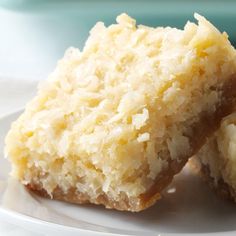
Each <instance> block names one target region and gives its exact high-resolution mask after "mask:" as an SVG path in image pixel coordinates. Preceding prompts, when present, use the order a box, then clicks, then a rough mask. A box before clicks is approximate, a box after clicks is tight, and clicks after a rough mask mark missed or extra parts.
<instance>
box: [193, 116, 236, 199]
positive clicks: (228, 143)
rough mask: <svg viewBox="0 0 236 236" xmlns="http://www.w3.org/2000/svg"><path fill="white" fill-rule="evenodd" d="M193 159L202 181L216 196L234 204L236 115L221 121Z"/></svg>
mask: <svg viewBox="0 0 236 236" xmlns="http://www.w3.org/2000/svg"><path fill="white" fill-rule="evenodd" d="M195 158H196V159H195V161H197V163H195V164H197V165H198V168H199V167H200V168H199V170H200V171H201V174H202V175H203V177H204V179H205V180H206V181H207V182H208V183H209V185H210V186H211V187H212V188H213V189H214V190H215V191H216V192H217V194H219V195H220V196H222V197H224V198H227V199H232V200H234V201H235V202H236V113H233V114H231V115H229V116H228V117H226V118H225V119H224V120H223V121H222V123H221V127H220V129H219V130H218V131H217V132H216V133H215V134H214V136H212V137H211V138H209V140H208V141H207V143H206V144H205V145H204V146H203V147H202V148H201V150H200V151H199V153H198V154H197V155H196V157H195Z"/></svg>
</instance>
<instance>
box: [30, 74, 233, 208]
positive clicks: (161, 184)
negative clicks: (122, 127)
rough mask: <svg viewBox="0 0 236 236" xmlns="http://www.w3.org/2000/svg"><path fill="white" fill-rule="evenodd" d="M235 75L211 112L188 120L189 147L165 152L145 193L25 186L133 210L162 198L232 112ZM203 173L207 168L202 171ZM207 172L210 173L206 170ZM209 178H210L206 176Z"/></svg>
mask: <svg viewBox="0 0 236 236" xmlns="http://www.w3.org/2000/svg"><path fill="white" fill-rule="evenodd" d="M235 78H236V75H234V76H232V78H231V79H230V80H228V83H227V84H225V85H224V86H222V88H221V89H222V90H221V97H222V100H221V103H219V104H218V106H217V107H216V109H215V111H214V112H211V113H208V112H204V113H202V114H201V116H200V119H199V120H198V122H196V123H195V124H192V123H189V124H187V125H189V126H190V127H192V129H191V131H190V132H189V133H186V134H185V135H186V136H187V137H188V138H189V140H190V144H191V150H190V151H189V152H188V153H185V155H184V156H181V157H179V158H178V159H177V160H171V158H170V154H169V153H164V154H163V158H164V159H167V160H169V167H168V168H167V169H166V170H164V171H162V172H161V173H160V174H159V176H158V177H157V179H156V180H155V182H154V184H153V186H152V187H151V188H150V189H149V190H148V191H147V192H145V193H144V194H141V195H139V196H138V197H131V198H129V197H128V196H127V194H126V193H122V194H120V196H119V199H118V200H114V199H112V198H111V197H110V196H109V195H108V194H106V193H103V194H102V195H100V196H99V197H97V198H96V199H91V198H90V197H89V196H88V195H87V194H85V193H81V192H77V191H76V189H75V188H72V189H70V190H69V191H68V192H67V193H64V192H63V191H62V189H60V188H56V189H55V190H54V191H53V193H52V196H49V195H48V194H47V192H46V191H45V190H44V189H43V188H42V187H41V186H39V185H36V184H34V183H30V184H28V185H27V186H26V187H27V188H28V189H30V190H31V191H33V192H35V193H37V194H39V195H41V196H44V197H51V198H53V199H57V200H62V201H67V202H72V203H77V204H83V203H93V204H97V205H100V204H101V205H104V206H105V207H106V208H114V209H117V210H125V211H133V212H138V211H141V210H144V209H146V208H148V207H149V206H151V205H153V204H154V203H155V202H156V201H157V200H158V199H160V198H161V191H162V190H163V189H164V188H165V187H166V186H167V185H168V184H169V183H170V182H171V181H172V179H173V177H174V175H175V174H177V173H178V172H179V171H181V169H182V168H183V167H184V165H185V163H186V162H187V161H188V158H189V157H191V156H193V155H194V154H195V153H196V152H197V151H198V150H199V149H200V148H201V146H202V145H203V144H204V143H205V141H206V138H207V137H209V136H211V134H212V133H213V132H214V131H216V130H217V128H218V127H219V125H220V122H221V120H222V118H224V117H225V116H227V115H229V114H230V113H232V111H233V107H234V105H235V104H236V101H235V99H236V79H235ZM234 88H235V89H234ZM205 173H208V172H207V171H205ZM206 176H210V175H209V174H208V175H207V174H206ZM209 182H211V181H210V180H209ZM220 186H221V187H220V188H217V189H219V190H220V192H224V195H229V196H234V199H236V198H235V195H232V193H231V190H229V186H226V185H225V184H221V185H220ZM229 193H230V194H231V195H230V194H229Z"/></svg>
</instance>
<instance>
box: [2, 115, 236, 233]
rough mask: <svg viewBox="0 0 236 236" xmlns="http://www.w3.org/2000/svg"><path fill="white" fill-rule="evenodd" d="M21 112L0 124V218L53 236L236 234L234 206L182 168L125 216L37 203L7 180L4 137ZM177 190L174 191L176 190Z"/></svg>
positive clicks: (90, 208) (86, 207) (99, 209)
mask: <svg viewBox="0 0 236 236" xmlns="http://www.w3.org/2000/svg"><path fill="white" fill-rule="evenodd" d="M18 115H19V112H17V113H14V114H11V115H8V116H6V117H4V118H1V119H0V149H1V150H2V152H1V158H0V218H1V219H5V220H6V221H8V222H11V223H12V224H15V225H20V226H21V227H24V228H26V229H28V230H31V231H34V232H40V233H45V234H46V233H47V234H49V235H52V234H53V233H56V234H57V236H59V235H86V236H87V235H94V236H95V235H96V236H98V235H161V236H167V235H168V236H170V235H173V236H177V235H183V234H185V235H195V236H196V235H201V236H203V235H222V234H223V233H224V235H236V224H235V222H236V205H235V204H233V203H231V202H227V201H223V200H221V199H219V198H217V197H216V196H215V195H214V194H213V193H212V192H211V191H210V190H209V189H208V187H207V186H206V185H205V184H204V183H202V181H201V180H200V179H199V177H198V176H195V175H194V174H193V173H191V172H190V171H189V170H188V168H185V169H184V171H182V173H181V174H180V175H178V176H177V177H176V178H175V180H174V182H173V183H172V184H171V186H169V187H168V189H167V190H166V191H165V193H164V194H163V195H164V196H163V198H162V200H160V201H159V202H158V203H157V204H156V205H155V206H153V207H151V208H149V209H147V210H145V211H143V212H140V213H129V212H119V211H114V210H106V209H104V208H103V207H101V206H93V205H73V204H67V203H63V202H58V201H52V200H48V199H43V198H40V197H38V196H36V195H34V194H31V193H29V192H27V191H26V190H25V189H24V187H22V185H21V184H19V183H18V182H17V181H16V180H13V179H11V178H9V170H10V165H9V163H8V161H7V160H6V159H4V158H3V149H4V136H5V134H6V132H7V130H8V129H9V127H10V123H11V122H12V121H13V120H15V119H16V118H17V117H18ZM174 190H175V191H174Z"/></svg>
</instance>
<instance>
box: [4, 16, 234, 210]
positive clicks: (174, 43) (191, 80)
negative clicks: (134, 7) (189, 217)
mask: <svg viewBox="0 0 236 236" xmlns="http://www.w3.org/2000/svg"><path fill="white" fill-rule="evenodd" d="M195 18H196V19H197V21H198V24H195V23H190V22H188V23H187V24H186V25H185V27H184V30H179V29H176V28H170V27H166V28H162V27H158V28H151V27H147V26H143V25H138V26H137V25H136V22H135V20H134V19H132V18H130V17H129V16H128V15H126V14H121V15H120V16H118V17H117V24H113V25H111V26H109V27H106V26H105V25H104V24H103V23H101V22H99V23H97V24H96V25H95V27H94V28H93V29H92V30H91V32H90V36H89V38H88V40H87V42H86V44H85V47H84V49H83V50H82V51H79V49H75V48H70V49H68V50H67V52H66V54H65V56H64V58H63V59H62V60H61V61H59V63H58V65H57V67H56V69H55V71H54V72H53V73H52V74H51V75H50V76H49V78H48V80H47V81H46V82H45V84H44V85H43V86H41V87H40V88H39V90H38V94H37V95H36V97H35V98H34V99H33V100H32V101H31V102H30V103H29V104H28V105H27V106H26V109H25V111H24V112H23V114H22V115H21V116H20V117H19V118H18V120H17V121H15V122H14V123H13V124H12V127H11V129H10V131H9V133H8V134H7V137H6V149H5V150H6V155H7V157H8V158H9V160H10V162H11V163H12V175H13V176H14V177H15V178H17V179H19V180H20V181H21V182H22V183H23V184H24V185H25V186H26V187H27V188H28V189H30V190H32V191H34V192H36V193H38V194H41V195H43V196H47V197H50V198H53V199H60V200H64V201H69V202H73V203H87V202H89V203H94V204H103V205H104V206H105V207H107V208H115V209H118V210H127V211H141V210H143V209H145V208H147V207H149V206H151V205H153V204H154V203H155V202H156V201H157V200H158V199H159V198H160V193H161V191H162V189H163V188H165V187H166V186H167V185H168V183H170V181H171V180H172V178H173V176H174V175H175V174H176V173H178V172H179V171H180V170H181V169H182V167H183V166H184V164H185V163H186V162H187V160H188V158H189V157H191V156H192V155H194V154H195V153H196V152H197V151H198V149H199V148H200V147H201V146H202V145H203V144H204V142H205V139H206V138H207V137H208V136H210V135H211V134H212V132H213V131H215V130H216V129H217V127H218V126H219V123H220V121H221V119H222V118H223V117H224V116H226V115H228V114H230V113H231V112H232V107H233V106H234V105H235V97H236V96H235V95H236V94H235V93H236V76H235V72H236V51H235V49H234V48H233V47H232V46H231V44H230V42H229V41H228V38H227V35H226V33H223V34H221V33H220V32H219V31H218V30H217V29H216V28H215V27H214V26H213V25H211V24H210V23H209V22H208V21H207V20H206V19H205V18H204V17H202V16H200V15H197V14H195Z"/></svg>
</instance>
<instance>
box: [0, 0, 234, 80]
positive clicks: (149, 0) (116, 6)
mask: <svg viewBox="0 0 236 236" xmlns="http://www.w3.org/2000/svg"><path fill="white" fill-rule="evenodd" d="M0 7H1V8H0V19H1V20H0V30H1V32H2V33H1V38H0V55H1V54H2V53H5V54H6V53H8V56H9V57H10V56H11V57H15V59H14V60H13V61H14V63H13V64H14V65H15V66H16V70H17V71H18V69H17V68H18V64H17V60H19V61H20V60H21V62H22V60H23V61H24V62H27V63H29V64H28V66H30V67H31V70H33V68H35V69H34V71H35V73H33V72H32V73H29V74H27V72H26V69H27V68H24V64H22V65H21V73H18V74H21V75H22V76H23V75H24V74H26V75H27V76H45V74H47V73H48V72H49V71H51V70H52V68H53V67H54V64H55V61H57V60H58V59H59V58H60V57H62V55H63V53H64V51H65V49H66V48H68V47H69V46H75V47H79V48H82V47H83V45H84V42H85V40H86V38H87V37H88V34H89V30H90V29H91V27H92V26H93V25H94V24H95V23H96V22H97V21H104V22H105V23H106V24H110V23H113V22H115V18H116V16H117V15H118V14H120V13H122V12H126V13H128V14H130V15H131V16H132V17H134V18H136V19H137V22H138V23H140V24H146V25H150V26H174V27H180V28H183V26H184V24H185V23H186V21H187V20H194V19H193V13H194V12H198V13H200V14H202V15H204V16H205V17H207V19H209V20H210V21H211V22H212V23H214V24H215V25H216V26H217V27H218V28H219V29H220V30H221V31H226V32H227V33H228V34H229V36H230V40H231V42H232V43H233V44H235V45H236V29H235V28H236V27H235V26H236V1H233V0H228V1H210V0H205V1H203V0H198V1H192V0H176V1H174V0H165V1H161V0H159V1H158V0H157V1H154V0H146V1H141V0H133V1H131V0H126V1H124V0H120V1H118V0H116V1H115V0H87V1H86V0H77V1H75V0H74V1H73V0H68V1H60V0H41V1H39V0H38V1H37V0H18V1H13V0H0ZM9 45H11V47H10V46H9ZM12 47H13V48H14V50H16V49H17V50H16V51H14V52H13V49H12ZM27 47H28V48H27ZM15 48H16V49H15ZM24 52H25V53H24ZM13 53H14V55H13ZM16 53H18V55H16ZM23 54H24V55H23ZM20 55H21V56H20ZM32 55H35V57H36V58H32V57H33V56H32ZM22 57H24V58H22ZM30 57H31V58H30ZM1 62H2V61H1V59H0V74H1V73H2V71H4V72H5V73H7V74H10V73H8V71H9V70H13V67H12V66H13V65H11V63H12V60H11V59H9V63H8V64H6V62H3V64H4V63H5V64H4V65H5V66H4V68H2V69H1ZM22 63H23V62H22ZM7 70H8V71H7ZM22 70H23V71H24V73H22ZM18 72H19V71H18Z"/></svg>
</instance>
